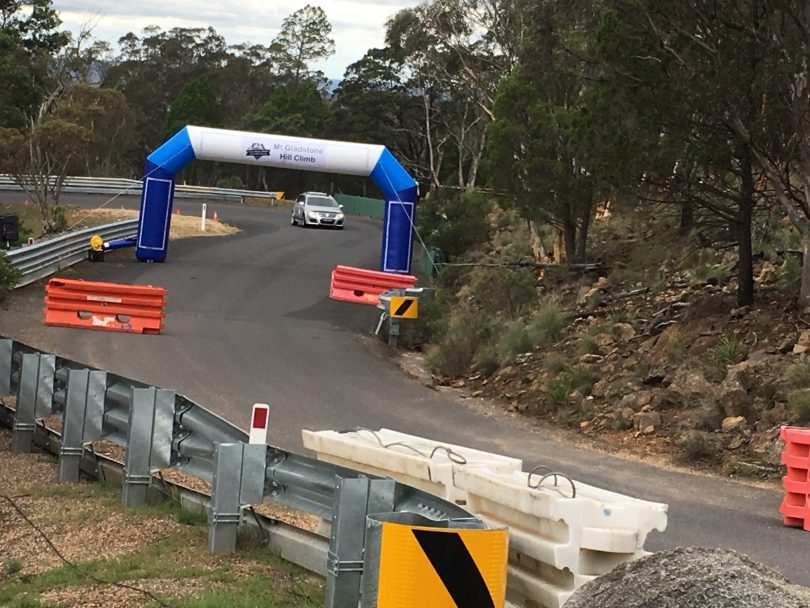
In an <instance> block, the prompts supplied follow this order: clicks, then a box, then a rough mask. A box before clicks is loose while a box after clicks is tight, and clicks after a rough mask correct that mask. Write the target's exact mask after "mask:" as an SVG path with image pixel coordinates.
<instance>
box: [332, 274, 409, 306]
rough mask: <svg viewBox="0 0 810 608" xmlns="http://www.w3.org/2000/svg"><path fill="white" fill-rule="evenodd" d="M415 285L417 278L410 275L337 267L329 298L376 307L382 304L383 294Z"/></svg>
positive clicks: (333, 275)
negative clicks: (381, 295)
mask: <svg viewBox="0 0 810 608" xmlns="http://www.w3.org/2000/svg"><path fill="white" fill-rule="evenodd" d="M415 284H416V277H414V276H411V275H409V274H396V273H393V272H379V271H376V270H365V269H363V268H354V267H352V266H335V269H334V270H333V271H332V283H331V285H330V288H329V297H330V298H332V299H333V300H341V301H343V302H355V303H357V304H370V305H371V306H376V305H377V304H379V303H380V294H381V293H383V292H385V291H390V290H391V289H408V288H409V287H413V286H414V285H415Z"/></svg>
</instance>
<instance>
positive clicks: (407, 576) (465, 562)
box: [377, 523, 509, 608]
mask: <svg viewBox="0 0 810 608" xmlns="http://www.w3.org/2000/svg"><path fill="white" fill-rule="evenodd" d="M508 545H509V537H508V531H507V530H506V529H505V528H503V529H498V530H461V529H448V528H427V527H421V526H406V525H402V524H395V523H384V524H383V533H382V547H381V553H380V581H379V591H378V596H377V607H378V608H414V607H418V608H503V605H504V600H505V597H506V561H507V557H508Z"/></svg>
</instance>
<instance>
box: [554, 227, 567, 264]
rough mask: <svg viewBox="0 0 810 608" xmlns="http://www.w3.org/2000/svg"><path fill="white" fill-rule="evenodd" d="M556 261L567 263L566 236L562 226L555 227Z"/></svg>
mask: <svg viewBox="0 0 810 608" xmlns="http://www.w3.org/2000/svg"><path fill="white" fill-rule="evenodd" d="M553 254H554V262H555V263H557V264H564V263H565V236H564V235H563V231H562V229H561V228H556V227H555V228H554V251H553Z"/></svg>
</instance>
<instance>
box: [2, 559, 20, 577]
mask: <svg viewBox="0 0 810 608" xmlns="http://www.w3.org/2000/svg"><path fill="white" fill-rule="evenodd" d="M20 570H22V561H20V560H19V559H17V558H16V557H9V558H7V559H6V560H4V561H3V573H4V574H5V575H6V576H11V575H12V574H17V573H18V572H19V571H20Z"/></svg>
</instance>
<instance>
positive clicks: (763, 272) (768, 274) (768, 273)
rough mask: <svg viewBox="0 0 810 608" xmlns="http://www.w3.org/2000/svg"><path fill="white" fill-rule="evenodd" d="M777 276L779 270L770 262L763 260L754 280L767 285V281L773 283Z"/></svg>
mask: <svg viewBox="0 0 810 608" xmlns="http://www.w3.org/2000/svg"><path fill="white" fill-rule="evenodd" d="M778 278H779V270H777V268H776V266H775V265H774V264H773V263H771V262H763V263H762V265H761V266H760V267H759V272H758V273H757V278H756V281H757V283H759V284H761V285H767V284H768V283H773V282H774V281H776V280H777V279H778Z"/></svg>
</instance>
